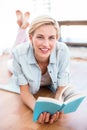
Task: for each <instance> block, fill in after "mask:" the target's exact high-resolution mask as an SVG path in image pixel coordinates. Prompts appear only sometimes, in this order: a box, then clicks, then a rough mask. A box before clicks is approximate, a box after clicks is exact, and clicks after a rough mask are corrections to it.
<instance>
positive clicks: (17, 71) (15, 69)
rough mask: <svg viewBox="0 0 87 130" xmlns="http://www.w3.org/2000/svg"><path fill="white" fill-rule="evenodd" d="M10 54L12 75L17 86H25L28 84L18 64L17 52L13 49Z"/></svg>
mask: <svg viewBox="0 0 87 130" xmlns="http://www.w3.org/2000/svg"><path fill="white" fill-rule="evenodd" d="M12 54H13V73H14V75H15V76H16V78H17V84H18V85H19V86H20V85H25V84H27V83H28V82H27V79H26V77H25V76H24V74H23V72H22V68H21V65H20V62H19V56H18V53H17V50H16V49H14V50H13V53H12Z"/></svg>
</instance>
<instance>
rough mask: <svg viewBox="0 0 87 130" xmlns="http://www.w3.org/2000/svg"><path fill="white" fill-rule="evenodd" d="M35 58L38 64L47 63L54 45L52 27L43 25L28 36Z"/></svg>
mask: <svg viewBox="0 0 87 130" xmlns="http://www.w3.org/2000/svg"><path fill="white" fill-rule="evenodd" d="M30 40H31V42H32V45H33V48H34V53H35V58H36V60H37V61H38V62H45V61H48V59H49V56H50V54H51V52H52V50H53V49H54V47H55V45H56V40H57V39H56V29H55V28H54V26H53V25H43V26H41V27H39V28H37V29H36V30H35V32H34V34H33V35H31V36H30Z"/></svg>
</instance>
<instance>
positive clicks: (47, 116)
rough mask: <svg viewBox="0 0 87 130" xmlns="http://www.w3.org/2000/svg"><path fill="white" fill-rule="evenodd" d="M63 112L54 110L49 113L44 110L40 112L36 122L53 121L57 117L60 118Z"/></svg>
mask: <svg viewBox="0 0 87 130" xmlns="http://www.w3.org/2000/svg"><path fill="white" fill-rule="evenodd" d="M63 114H64V113H63V112H56V113H55V114H53V115H51V114H50V113H47V112H44V113H41V114H40V116H39V118H38V123H40V124H44V123H50V124H52V123H54V122H56V121H57V120H58V119H61V118H62V117H63Z"/></svg>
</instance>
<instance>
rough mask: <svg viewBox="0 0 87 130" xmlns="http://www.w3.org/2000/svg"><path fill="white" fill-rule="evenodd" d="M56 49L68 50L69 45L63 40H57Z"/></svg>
mask: <svg viewBox="0 0 87 130" xmlns="http://www.w3.org/2000/svg"><path fill="white" fill-rule="evenodd" d="M56 49H57V50H58V51H59V50H62V51H64V50H69V47H68V46H67V45H66V43H64V42H57V44H56Z"/></svg>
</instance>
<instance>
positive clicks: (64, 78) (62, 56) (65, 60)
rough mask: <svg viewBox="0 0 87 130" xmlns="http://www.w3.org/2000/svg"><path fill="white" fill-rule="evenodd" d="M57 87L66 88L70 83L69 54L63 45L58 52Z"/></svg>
mask: <svg viewBox="0 0 87 130" xmlns="http://www.w3.org/2000/svg"><path fill="white" fill-rule="evenodd" d="M58 68H59V71H58V75H57V79H58V86H66V85H68V84H69V82H70V52H69V48H68V47H67V45H65V44H64V45H63V47H62V49H61V50H60V52H59V67H58Z"/></svg>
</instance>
